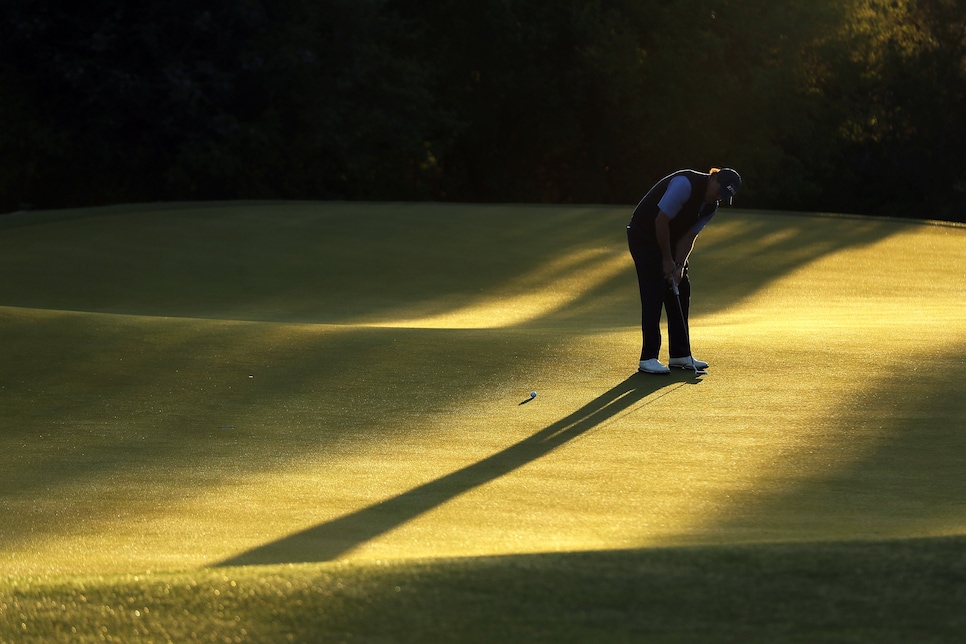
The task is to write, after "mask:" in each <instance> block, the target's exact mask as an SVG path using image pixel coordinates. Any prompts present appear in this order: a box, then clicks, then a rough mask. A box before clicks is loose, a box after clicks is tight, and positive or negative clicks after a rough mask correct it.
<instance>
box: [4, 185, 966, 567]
mask: <svg viewBox="0 0 966 644" xmlns="http://www.w3.org/2000/svg"><path fill="white" fill-rule="evenodd" d="M628 214H629V211H628V209H627V208H614V207H529V206H462V205H441V204H435V205H434V204H418V205H417V204H412V205H410V204H395V205H393V204H382V205H370V204H315V203H306V204H301V203H286V204H264V203H258V204H212V205H192V204H185V205H164V206H154V207H115V208H105V209H92V210H84V211H70V212H56V213H33V214H25V215H15V216H7V217H4V218H0V398H2V401H3V404H2V406H0V436H2V438H3V444H4V445H5V447H6V449H4V450H3V451H2V453H0V510H2V512H3V515H4V517H5V519H4V521H3V522H0V569H2V570H3V571H4V574H5V575H8V576H10V577H19V576H24V577H26V576H47V575H63V574H104V573H139V572H147V571H155V572H158V571H184V570H192V569H198V568H202V567H216V566H225V565H246V564H265V563H311V562H324V561H342V560H351V561H356V562H366V561H385V560H401V559H413V558H420V559H432V558H438V557H466V556H479V555H510V554H514V555H515V554H526V553H548V552H570V551H588V550H620V549H639V548H650V547H656V546H679V545H700V544H731V545H733V544H742V543H754V542H785V541H788V542H799V541H809V540H864V539H894V538H906V537H920V536H939V535H963V534H966V502H964V499H966V467H964V466H966V434H964V433H963V431H962V427H963V419H964V417H966V400H964V399H963V396H962V395H961V392H962V387H961V383H962V382H963V380H964V377H966V361H964V355H966V306H964V305H966V279H964V277H966V254H964V253H963V252H962V249H963V248H964V242H966V229H964V228H963V227H957V226H951V225H932V224H922V223H911V222H906V221H895V220H876V219H857V218H833V217H819V216H808V215H795V214H783V213H769V212H748V211H741V210H736V211H731V212H725V213H723V214H722V215H720V217H719V218H718V220H716V221H715V223H714V224H713V225H712V226H710V227H709V228H708V230H707V231H706V232H705V233H704V234H703V235H702V237H701V238H700V239H699V240H698V245H697V248H696V250H695V253H694V256H693V262H692V264H693V268H692V273H691V274H692V281H693V284H694V293H695V295H694V300H693V309H692V310H693V313H692V343H693V346H694V347H695V353H696V354H697V355H698V356H699V357H700V358H703V359H705V360H707V361H708V362H710V363H711V365H712V366H711V369H710V374H709V375H708V376H706V377H704V378H702V379H700V381H698V380H695V379H694V378H693V377H688V375H687V374H686V373H677V374H674V375H672V376H670V377H657V376H646V375H635V374H634V373H633V372H634V369H635V368H636V358H637V353H638V351H639V348H640V347H639V342H640V330H639V327H638V324H637V323H638V320H639V308H638V307H639V303H638V300H637V287H636V281H635V279H636V278H635V275H634V271H633V267H632V265H631V262H630V258H629V256H628V254H627V251H626V245H625V238H624V231H623V226H624V224H625V223H626V220H627V218H628ZM531 390H535V391H537V392H538V396H537V398H536V399H534V400H533V401H531V402H529V403H526V404H520V403H521V402H522V401H524V400H525V399H526V398H527V395H528V393H529V392H530V391H531Z"/></svg>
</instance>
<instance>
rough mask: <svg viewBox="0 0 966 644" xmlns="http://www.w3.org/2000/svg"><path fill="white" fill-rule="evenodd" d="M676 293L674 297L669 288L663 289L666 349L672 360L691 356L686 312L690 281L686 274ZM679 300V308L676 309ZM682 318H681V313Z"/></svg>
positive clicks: (688, 304) (688, 306) (689, 299)
mask: <svg viewBox="0 0 966 644" xmlns="http://www.w3.org/2000/svg"><path fill="white" fill-rule="evenodd" d="M678 293H680V296H675V295H674V292H673V291H671V289H670V288H667V289H665V299H664V308H666V309H667V336H668V349H669V353H670V355H671V357H672V358H686V357H688V356H689V355H691V346H690V345H689V344H688V333H687V323H688V311H689V309H690V304H691V281H690V280H689V279H688V276H687V274H685V275H684V278H683V279H682V280H681V281H680V282H679V283H678ZM679 299H680V302H681V307H680V308H678V300H679ZM682 311H683V312H684V318H683V319H682V318H681V312H682Z"/></svg>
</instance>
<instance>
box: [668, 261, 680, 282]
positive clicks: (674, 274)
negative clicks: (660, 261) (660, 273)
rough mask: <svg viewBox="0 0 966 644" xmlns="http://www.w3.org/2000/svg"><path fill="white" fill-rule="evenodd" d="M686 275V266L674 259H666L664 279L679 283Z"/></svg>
mask: <svg viewBox="0 0 966 644" xmlns="http://www.w3.org/2000/svg"><path fill="white" fill-rule="evenodd" d="M683 276H684V267H683V266H678V265H677V264H675V263H674V260H673V259H668V260H665V261H664V279H666V280H667V281H668V284H677V283H678V282H680V281H681V278H682V277H683Z"/></svg>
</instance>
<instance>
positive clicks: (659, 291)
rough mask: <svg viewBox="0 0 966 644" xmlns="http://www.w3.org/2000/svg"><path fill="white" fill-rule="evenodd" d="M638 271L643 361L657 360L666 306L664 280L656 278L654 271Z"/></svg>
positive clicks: (660, 277)
mask: <svg viewBox="0 0 966 644" xmlns="http://www.w3.org/2000/svg"><path fill="white" fill-rule="evenodd" d="M645 273H646V274H642V272H641V271H638V274H637V279H638V283H639V284H640V287H641V334H642V335H643V340H644V344H643V348H642V349H641V360H650V359H651V358H657V357H658V354H660V353H661V308H662V307H663V306H664V292H663V291H664V278H663V276H660V275H658V278H657V279H655V278H654V274H653V271H645Z"/></svg>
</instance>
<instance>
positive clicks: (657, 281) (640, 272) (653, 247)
mask: <svg viewBox="0 0 966 644" xmlns="http://www.w3.org/2000/svg"><path fill="white" fill-rule="evenodd" d="M627 245H628V247H629V248H630V251H631V257H633V258H634V266H635V267H636V268H637V283H638V285H639V286H640V289H641V333H642V335H643V339H644V346H643V348H642V349H641V360H650V359H651V358H657V357H658V354H659V353H660V351H661V310H662V309H664V310H666V311H667V334H668V345H669V346H668V348H669V354H670V357H672V358H686V357H688V356H689V355H691V347H690V345H689V344H688V333H687V323H688V309H689V307H690V302H691V282H690V280H689V279H688V269H687V266H685V268H684V278H683V279H682V280H681V281H680V282H679V283H678V291H679V292H680V294H681V295H680V302H681V307H680V309H679V308H678V297H677V296H675V295H674V292H673V291H672V290H671V285H670V284H669V283H668V282H667V280H665V279H664V264H663V260H662V258H661V249H660V248H659V247H658V246H657V243H656V242H653V241H649V240H642V239H640V238H638V237H637V236H636V235H635V234H634V233H633V232H632V231H631V230H630V229H628V231H627ZM682 310H683V312H684V317H683V318H682V317H681V312H682Z"/></svg>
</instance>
